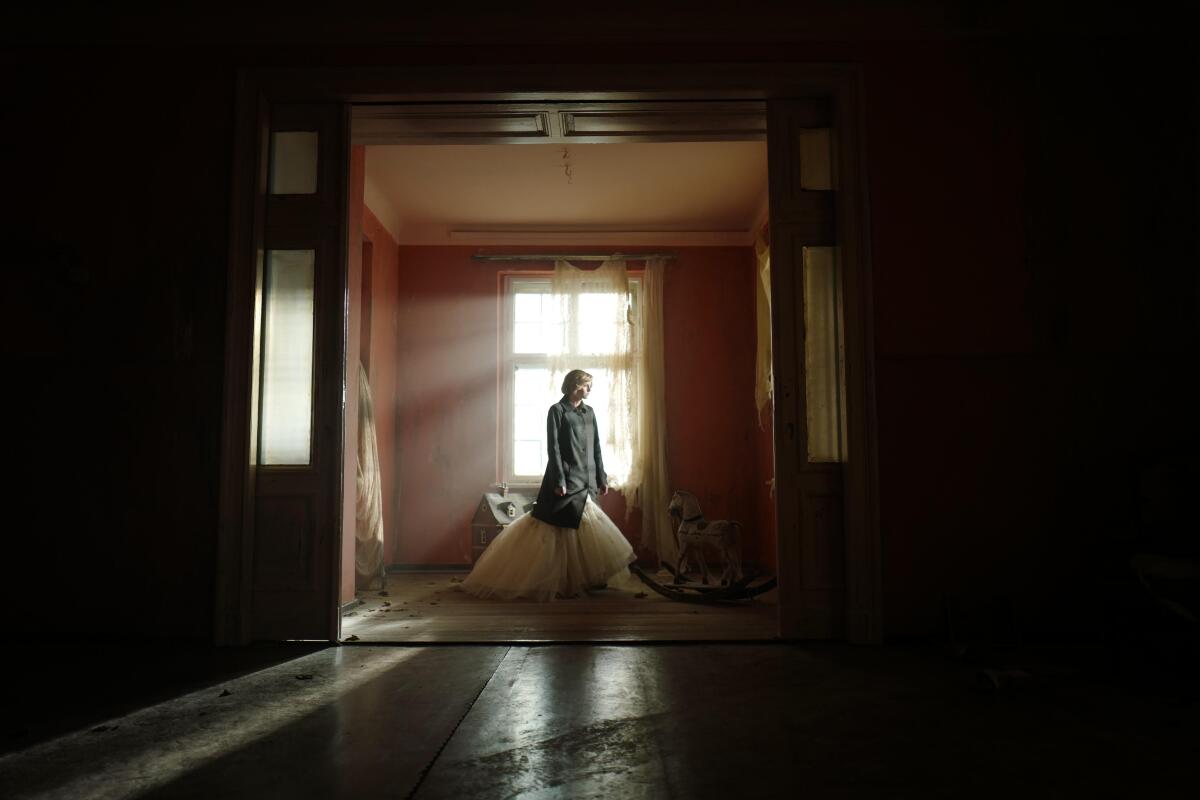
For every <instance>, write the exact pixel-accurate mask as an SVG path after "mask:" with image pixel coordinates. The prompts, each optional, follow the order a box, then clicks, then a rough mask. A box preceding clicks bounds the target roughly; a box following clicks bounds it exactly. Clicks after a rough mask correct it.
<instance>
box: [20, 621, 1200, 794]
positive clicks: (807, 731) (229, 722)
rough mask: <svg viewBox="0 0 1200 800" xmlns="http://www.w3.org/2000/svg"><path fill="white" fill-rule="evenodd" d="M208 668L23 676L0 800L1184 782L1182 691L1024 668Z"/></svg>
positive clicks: (1197, 730) (51, 669)
mask: <svg viewBox="0 0 1200 800" xmlns="http://www.w3.org/2000/svg"><path fill="white" fill-rule="evenodd" d="M46 649H50V648H46ZM46 649H37V650H35V651H33V652H31V653H29V656H30V657H31V658H32V659H34V660H35V662H36V659H37V658H38V657H42V658H44V657H45V656H46ZM199 652H201V653H202V652H203V651H199ZM208 652H210V653H222V652H223V653H225V654H226V655H223V656H221V657H220V658H212V657H209V663H207V664H200V665H199V666H197V665H196V664H195V661H196V658H193V657H192V656H194V655H196V654H195V653H193V654H190V655H189V654H188V653H186V652H179V653H176V654H175V655H164V654H163V652H162V651H161V650H160V649H140V650H138V649H130V648H124V649H122V648H119V647H110V648H108V649H107V650H106V651H105V655H104V663H105V664H106V665H107V672H106V673H105V674H104V676H103V677H99V673H98V672H95V671H93V672H91V673H89V672H87V670H88V669H89V666H91V667H96V668H98V666H97V662H96V660H95V656H94V655H93V656H92V657H90V660H89V656H88V651H87V650H78V649H77V650H76V651H75V654H74V656H72V655H70V653H66V651H61V650H60V652H59V653H58V654H57V655H58V656H63V655H64V653H65V658H56V659H55V660H54V661H53V662H50V661H42V662H41V664H40V666H41V669H40V670H39V669H37V668H36V667H37V666H38V665H37V664H36V663H34V668H33V669H31V675H30V677H29V680H28V682H27V683H25V684H23V685H22V686H13V685H12V684H9V686H8V689H9V696H8V697H7V698H6V701H7V704H6V723H5V724H6V726H7V730H6V734H7V739H6V742H5V744H6V747H5V750H6V751H7V752H6V754H5V755H3V756H0V797H4V798H24V797H62V798H89V797H155V798H185V797H187V798H232V797H252V798H259V797H272V798H274V797H280V798H284V797H286V798H294V797H304V798H308V797H312V798H333V797H347V798H349V797H354V798H359V797H418V798H499V797H521V798H592V797H595V798H627V797H628V798H638V797H652V798H658V797H666V798H673V797H678V798H703V797H715V798H740V797H779V796H789V797H799V796H809V797H814V798H824V797H870V798H878V797H922V798H926V797H955V798H960V797H997V798H999V797H1005V798H1011V797H1130V796H1140V797H1155V798H1161V797H1183V796H1189V797H1190V796H1193V792H1192V791H1189V790H1194V789H1195V786H1194V784H1195V782H1196V780H1195V774H1196V773H1195V768H1194V761H1195V757H1196V753H1197V744H1198V743H1200V714H1198V713H1197V709H1198V707H1200V706H1197V700H1200V695H1198V694H1197V693H1196V692H1195V691H1194V688H1193V687H1191V686H1189V685H1187V684H1174V685H1172V686H1166V685H1162V684H1160V685H1157V686H1151V687H1145V688H1143V689H1138V688H1136V687H1131V686H1129V685H1126V684H1123V683H1121V682H1119V681H1117V682H1114V681H1112V680H1108V679H1104V678H1103V676H1100V675H1096V674H1089V672H1088V670H1087V669H1086V667H1085V668H1082V669H1081V668H1080V664H1081V663H1086V662H1078V661H1077V662H1073V664H1072V665H1070V666H1064V664H1065V662H1064V661H1062V659H1058V660H1057V661H1055V660H1054V659H1051V660H1047V659H1046V658H1045V657H1041V660H1040V661H1037V659H1034V660H1033V661H1030V660H1029V659H1026V661H1025V662H1023V664H1024V665H1026V666H1028V665H1029V664H1031V663H1035V662H1036V666H1032V667H1029V671H1028V672H1029V675H1030V676H1031V678H1030V679H1027V680H1026V682H1025V683H1023V684H1022V685H1020V686H1013V687H1010V688H1008V689H1006V690H1004V691H1001V692H998V693H997V692H989V691H985V690H983V689H982V688H981V685H980V684H979V682H978V677H979V674H978V673H979V670H978V666H972V665H970V664H967V663H965V662H962V661H958V660H954V659H952V658H950V657H948V656H947V655H946V654H944V653H942V652H940V651H938V650H935V649H932V648H927V647H908V648H897V647H885V648H853V647H847V646H837V645H788V644H775V645H764V644H745V645H737V644H726V645H719V644H712V645H655V646H648V645H640V646H637V645H629V646H622V645H551V646H533V647H526V646H512V647H510V646H428V647H388V646H379V647H375V646H345V647H322V648H314V647H312V646H292V647H285V646H273V647H270V648H266V649H261V648H260V649H255V648H246V649H244V650H240V651H208ZM51 655H52V656H53V655H55V654H54V653H51ZM222 659H223V660H222ZM200 660H201V661H203V660H204V656H202V655H201V656H200ZM79 670H83V673H82V674H80V673H79V672H78V671H79ZM39 674H40V675H41V678H40V679H38V678H35V677H33V676H35V675H39ZM72 674H74V675H76V678H77V680H76V681H73V682H71V681H68V680H66V678H67V677H68V676H70V675H72ZM20 697H23V698H24V702H18V698H20ZM52 697H53V698H57V700H58V702H57V704H56V703H55V702H54V701H53V700H52V699H51V698H52ZM45 708H50V709H51V713H49V714H46V713H40V710H42V709H45Z"/></svg>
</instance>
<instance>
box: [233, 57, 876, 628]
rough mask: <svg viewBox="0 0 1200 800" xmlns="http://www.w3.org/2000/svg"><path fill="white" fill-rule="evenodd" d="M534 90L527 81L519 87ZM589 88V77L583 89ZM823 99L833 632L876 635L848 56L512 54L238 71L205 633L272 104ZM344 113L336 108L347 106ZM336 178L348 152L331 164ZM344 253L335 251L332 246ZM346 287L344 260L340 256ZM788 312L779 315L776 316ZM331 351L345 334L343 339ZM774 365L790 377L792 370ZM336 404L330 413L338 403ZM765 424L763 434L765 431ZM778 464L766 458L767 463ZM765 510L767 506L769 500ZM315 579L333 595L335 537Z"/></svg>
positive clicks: (240, 388)
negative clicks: (837, 276)
mask: <svg viewBox="0 0 1200 800" xmlns="http://www.w3.org/2000/svg"><path fill="white" fill-rule="evenodd" d="M530 87H534V88H530ZM589 87H603V88H597V89H592V88H589ZM798 97H825V98H828V99H829V100H830V102H831V106H832V114H833V128H834V131H835V134H834V138H835V141H836V143H837V144H836V147H835V152H834V164H835V169H836V171H837V175H838V191H837V192H836V197H835V213H836V218H837V219H836V226H837V240H838V245H839V247H840V259H839V263H840V266H841V267H842V275H843V280H844V286H843V290H844V295H843V299H844V308H843V313H844V326H845V360H846V363H845V366H846V428H847V452H846V463H845V465H844V473H843V475H844V517H843V520H844V532H845V542H844V543H845V558H844V562H843V563H844V564H845V576H844V586H845V610H846V616H845V627H844V634H845V638H846V639H847V640H849V641H852V642H863V643H877V642H880V641H882V630H883V627H882V612H883V608H882V588H881V571H882V570H881V541H880V531H879V514H878V475H877V434H876V419H875V389H874V387H875V379H874V366H875V359H874V335H873V324H872V323H873V317H872V297H871V279H870V241H869V229H868V218H867V181H866V172H865V158H866V149H865V142H864V139H863V124H864V115H863V92H862V79H861V72H860V70H859V69H858V67H857V66H856V65H853V64H824V63H813V64H805V63H772V64H745V63H740V64H691V65H689V64H666V65H664V64H652V63H651V64H622V65H596V64H558V65H544V64H521V65H473V66H465V65H459V66H449V67H445V66H442V67H403V68H400V67H396V68H370V69H367V68H353V69H346V68H312V69H308V68H306V69H269V70H243V71H241V72H240V73H239V76H238V83H237V100H236V127H235V136H236V140H235V143H234V144H235V146H234V158H233V165H232V167H233V174H232V197H231V220H230V252H229V265H228V281H227V296H226V339H225V387H224V393H223V411H224V419H223V429H222V453H221V476H220V492H221V496H220V518H219V519H220V523H219V524H220V530H219V532H218V551H217V559H218V564H217V585H216V607H215V624H214V638H215V640H216V642H217V643H219V644H238V643H244V642H246V641H247V638H248V635H247V630H248V629H247V624H246V622H247V618H248V616H247V615H248V613H249V608H248V604H249V585H250V583H249V581H250V568H251V552H252V550H251V543H252V537H253V530H252V525H253V497H254V469H253V468H251V467H250V466H249V460H248V457H247V455H248V453H249V439H250V430H251V417H250V409H249V400H248V397H249V390H250V386H251V381H250V378H251V364H252V349H251V348H252V341H251V340H252V337H251V329H252V326H253V307H254V276H255V269H256V253H257V252H258V251H259V250H260V248H261V242H256V241H255V234H256V231H257V230H260V229H261V225H260V224H259V223H260V222H261V215H262V209H261V207H260V206H259V203H258V201H257V199H256V192H255V189H256V187H257V186H259V185H260V182H261V181H262V180H263V176H264V175H265V169H266V162H265V155H266V154H265V153H262V152H260V142H261V141H263V140H264V139H265V138H266V137H265V136H263V131H264V129H265V126H266V124H267V117H266V113H267V112H266V109H267V108H268V104H269V103H274V102H329V103H342V104H347V105H351V104H367V103H405V102H410V103H427V102H460V103H489V102H490V103H495V102H508V103H513V102H551V101H561V102H582V101H597V102H622V101H660V100H661V101H670V100H750V99H753V100H766V101H767V102H768V103H770V101H771V100H772V99H773V98H774V99H784V98H798ZM347 116H348V115H347ZM342 171H343V172H344V173H345V175H344V178H345V179H346V180H347V181H348V177H349V162H348V159H347V163H346V164H345V165H343V166H342ZM343 249H345V248H343ZM340 258H341V271H342V279H341V284H340V285H341V286H342V287H343V291H344V287H345V286H346V280H345V277H346V274H345V273H346V269H347V264H346V256H345V253H342V254H341V256H340ZM775 300H776V302H775V303H774V304H773V311H772V313H774V314H779V315H780V317H781V318H783V317H784V316H787V315H788V314H789V312H790V314H796V313H800V314H802V313H803V309H797V308H789V307H787V306H788V305H789V304H792V299H791V298H782V297H781V298H776V299H775ZM788 318H791V317H788ZM342 344H343V347H342V349H343V360H344V350H345V342H344V341H343V343H342ZM794 369H795V366H794V365H790V364H784V363H780V361H779V359H778V353H776V363H775V370H776V375H777V376H779V378H777V380H779V379H782V380H784V381H788V382H790V384H791V385H795V384H796V383H797V381H796V380H795V379H796V378H798V377H799V376H798V375H787V374H784V372H783V371H784V370H793V371H794ZM343 414H344V411H343ZM778 436H779V432H778V430H777V431H776V437H777V439H778ZM776 471H777V474H778V467H777V468H776ZM776 503H777V511H778V500H777V501H776ZM777 539H778V542H779V545H778V547H779V552H778V557H779V564H780V572H781V574H782V573H783V572H784V571H785V570H784V566H785V565H786V564H789V563H792V560H795V559H799V557H800V554H799V551H798V547H796V543H795V542H792V541H791V539H790V538H789V537H787V536H785V535H783V525H782V524H781V525H780V526H779V535H778V537H777ZM331 541H332V542H333V545H332V547H333V548H334V551H335V552H334V553H333V556H332V558H331V560H330V564H331V565H332V568H331V574H330V576H329V581H330V586H331V588H330V592H331V596H332V597H333V598H334V600H335V601H336V598H337V587H338V581H339V577H340V560H341V551H340V548H341V535H340V532H339V535H337V536H333V537H331ZM779 620H780V636H781V638H783V639H794V638H798V637H799V636H800V635H801V634H802V630H803V628H802V626H801V624H800V620H799V617H798V611H797V607H796V605H795V603H794V601H793V599H792V598H791V597H789V594H788V592H787V591H786V587H781V592H780V607H779ZM337 634H338V618H337V603H336V602H331V604H330V617H329V639H330V640H331V641H333V640H336V637H337Z"/></svg>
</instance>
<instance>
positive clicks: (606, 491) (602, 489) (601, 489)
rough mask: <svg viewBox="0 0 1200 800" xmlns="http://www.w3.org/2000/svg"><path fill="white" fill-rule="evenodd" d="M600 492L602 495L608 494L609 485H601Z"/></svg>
mask: <svg viewBox="0 0 1200 800" xmlns="http://www.w3.org/2000/svg"><path fill="white" fill-rule="evenodd" d="M600 494H601V495H606V494H608V487H607V486H601V487H600Z"/></svg>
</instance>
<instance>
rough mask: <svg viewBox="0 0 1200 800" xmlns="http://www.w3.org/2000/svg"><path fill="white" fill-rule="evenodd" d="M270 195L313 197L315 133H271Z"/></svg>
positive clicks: (314, 192)
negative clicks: (304, 195)
mask: <svg viewBox="0 0 1200 800" xmlns="http://www.w3.org/2000/svg"><path fill="white" fill-rule="evenodd" d="M270 185H271V189H270V191H271V194H316V192H317V132H316V131H279V132H277V133H273V134H271V181H270Z"/></svg>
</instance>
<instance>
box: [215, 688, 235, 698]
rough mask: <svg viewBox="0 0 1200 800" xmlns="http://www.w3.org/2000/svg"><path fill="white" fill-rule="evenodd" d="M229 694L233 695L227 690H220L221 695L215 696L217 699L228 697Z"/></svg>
mask: <svg viewBox="0 0 1200 800" xmlns="http://www.w3.org/2000/svg"><path fill="white" fill-rule="evenodd" d="M231 694H233V692H231V691H229V690H228V689H222V690H221V693H220V694H219V695H217V697H229V695H231Z"/></svg>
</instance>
